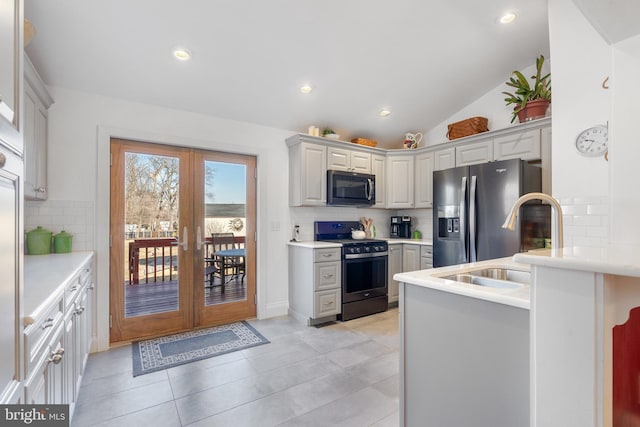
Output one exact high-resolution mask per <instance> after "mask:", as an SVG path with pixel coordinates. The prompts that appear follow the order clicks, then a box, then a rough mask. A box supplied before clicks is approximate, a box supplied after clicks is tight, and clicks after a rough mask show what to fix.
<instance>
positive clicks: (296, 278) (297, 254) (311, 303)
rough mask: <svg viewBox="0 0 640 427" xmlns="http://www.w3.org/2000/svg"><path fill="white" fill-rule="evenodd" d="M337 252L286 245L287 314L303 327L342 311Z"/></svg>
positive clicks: (340, 276) (326, 319)
mask: <svg viewBox="0 0 640 427" xmlns="http://www.w3.org/2000/svg"><path fill="white" fill-rule="evenodd" d="M340 251H341V249H340V248H339V247H332V248H312V247H305V246H297V245H290V246H289V314H290V315H291V316H292V317H294V318H296V319H299V320H302V321H304V322H305V323H306V324H307V325H314V324H318V323H323V322H327V321H329V320H335V319H336V318H337V316H338V315H339V314H341V312H342V266H341V262H340V255H341V253H340Z"/></svg>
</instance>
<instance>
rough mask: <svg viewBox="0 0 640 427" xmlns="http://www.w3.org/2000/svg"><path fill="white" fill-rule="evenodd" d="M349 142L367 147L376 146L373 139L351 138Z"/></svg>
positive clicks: (376, 143)
mask: <svg viewBox="0 0 640 427" xmlns="http://www.w3.org/2000/svg"><path fill="white" fill-rule="evenodd" d="M351 142H353V143H354V144H360V145H366V146H368V147H375V146H377V145H378V142H377V141H374V140H373V139H365V138H353V139H352V140H351Z"/></svg>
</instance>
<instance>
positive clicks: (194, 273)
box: [109, 137, 257, 344]
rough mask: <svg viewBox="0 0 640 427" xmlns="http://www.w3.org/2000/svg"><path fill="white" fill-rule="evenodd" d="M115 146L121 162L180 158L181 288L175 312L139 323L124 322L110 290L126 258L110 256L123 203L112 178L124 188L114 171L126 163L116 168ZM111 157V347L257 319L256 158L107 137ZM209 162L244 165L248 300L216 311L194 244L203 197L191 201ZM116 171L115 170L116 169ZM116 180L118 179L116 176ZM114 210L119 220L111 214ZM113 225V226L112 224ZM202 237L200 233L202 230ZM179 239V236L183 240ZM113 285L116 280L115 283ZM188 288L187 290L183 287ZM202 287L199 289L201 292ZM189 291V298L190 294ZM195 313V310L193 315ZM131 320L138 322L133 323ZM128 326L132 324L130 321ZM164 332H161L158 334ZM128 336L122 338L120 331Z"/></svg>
mask: <svg viewBox="0 0 640 427" xmlns="http://www.w3.org/2000/svg"><path fill="white" fill-rule="evenodd" d="M114 142H115V143H116V144H119V146H120V149H119V151H118V153H116V154H117V155H118V156H120V155H122V156H124V151H125V150H126V151H127V152H140V153H150V154H158V155H166V156H169V157H175V156H176V155H177V154H176V153H180V155H181V157H180V159H181V177H180V190H179V191H180V192H179V194H180V208H179V224H180V228H181V229H182V227H183V225H185V224H189V229H188V233H187V234H188V243H189V244H188V250H187V251H186V252H185V251H183V250H180V252H179V253H180V254H181V255H182V258H180V259H181V260H182V261H181V262H179V268H181V271H180V275H179V277H180V279H179V280H180V282H181V283H183V285H181V286H179V310H178V311H175V312H168V313H158V314H155V315H149V316H140V317H138V318H129V319H125V318H124V314H123V313H124V288H123V286H122V284H121V285H120V286H114V284H113V283H112V278H114V277H116V278H118V277H120V278H121V277H122V272H123V271H124V265H123V263H124V257H123V256H120V257H117V256H113V254H112V252H113V251H114V250H115V248H118V246H117V245H120V247H121V248H123V247H124V197H120V195H122V192H121V191H113V182H112V180H113V176H114V174H117V173H119V174H120V177H119V178H122V180H121V181H119V182H121V183H124V175H123V173H124V171H123V170H120V171H119V170H117V169H118V168H120V167H121V166H122V165H123V164H124V162H119V161H118V160H117V159H116V156H115V155H113V152H114V150H113V145H114ZM110 151H111V153H112V166H111V168H112V169H111V171H110V181H109V182H110V184H109V185H110V188H111V189H112V190H111V191H110V207H109V211H110V215H109V230H110V233H111V239H112V240H111V248H110V250H109V260H110V262H109V298H110V306H109V313H110V314H111V316H112V317H111V322H110V323H111V327H110V329H109V331H110V334H109V336H110V343H111V344H114V343H118V342H126V341H131V340H133V339H138V338H145V337H152V336H158V335H165V334H167V333H172V332H178V331H184V330H189V329H193V328H196V327H204V326H213V325H218V324H224V323H229V322H232V321H238V320H243V319H247V318H251V317H255V315H256V309H257V298H256V262H257V257H256V238H255V237H256V235H257V234H256V232H257V228H256V224H257V190H256V187H257V169H256V167H257V156H255V155H252V154H249V155H245V154H233V153H226V152H220V151H212V150H205V149H195V148H188V147H183V146H172V145H168V144H160V143H153V142H139V141H134V140H128V139H122V138H116V137H111V138H110ZM200 159H202V160H212V161H220V162H228V163H240V164H244V165H246V166H247V167H246V189H247V194H246V224H245V226H246V238H245V250H246V258H245V263H246V277H245V283H246V300H244V301H241V302H233V303H227V304H220V305H218V306H211V307H205V306H204V263H203V262H202V260H203V248H201V249H199V250H198V249H197V247H196V242H197V239H198V237H200V238H204V235H201V236H197V235H196V233H197V225H195V224H204V203H205V201H204V197H195V195H196V194H201V195H204V179H202V177H203V176H204V170H203V167H204V161H200ZM183 160H185V163H184V165H186V166H187V167H185V169H186V173H185V176H184V178H183V176H182V169H183V163H182V161H183ZM114 168H115V169H114ZM116 176H117V175H116ZM186 200H189V201H191V202H192V203H191V204H190V205H189V206H188V208H185V207H184V204H183V203H185V202H184V201H186ZM114 210H117V211H118V213H117V215H116V214H114ZM114 220H117V221H114ZM114 222H115V223H116V226H117V227H119V231H117V232H115V231H114V228H113V227H114ZM202 232H203V233H204V230H202ZM181 239H182V236H181ZM113 280H115V279H113ZM189 283H190V284H192V285H186V286H185V284H189ZM200 284H202V286H200ZM192 289H193V292H191V290H192ZM196 307H199V309H196ZM116 310H121V311H120V313H122V318H119V317H118V316H115V315H113V314H114V312H115V311H116ZM131 319H138V321H133V320H131ZM129 320H131V321H129ZM162 327H165V329H164V330H162V331H161V332H157V331H156V330H157V328H162ZM125 330H126V333H123V331H125Z"/></svg>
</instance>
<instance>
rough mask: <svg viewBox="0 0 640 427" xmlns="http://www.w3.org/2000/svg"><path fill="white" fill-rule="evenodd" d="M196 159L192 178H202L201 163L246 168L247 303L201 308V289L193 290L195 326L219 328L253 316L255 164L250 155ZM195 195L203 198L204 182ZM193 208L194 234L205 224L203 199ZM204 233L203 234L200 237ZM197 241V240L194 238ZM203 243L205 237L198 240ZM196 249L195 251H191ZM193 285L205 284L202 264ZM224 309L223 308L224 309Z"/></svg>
mask: <svg viewBox="0 0 640 427" xmlns="http://www.w3.org/2000/svg"><path fill="white" fill-rule="evenodd" d="M196 156H199V159H201V161H196V162H194V176H196V177H198V176H200V177H203V176H204V162H205V161H207V160H210V161H215V162H224V163H236V164H243V165H245V166H246V200H245V207H246V213H245V218H246V222H245V235H246V237H245V252H246V257H245V269H246V270H245V283H246V299H245V300H244V301H236V302H230V303H226V304H221V305H220V307H216V306H209V307H205V306H204V286H196V287H195V289H194V291H195V292H194V307H200V309H195V308H194V326H196V327H201V326H210V325H221V324H225V323H229V322H233V321H238V320H244V319H248V318H251V317H255V315H256V305H257V304H256V303H257V299H256V239H255V236H256V222H257V216H256V212H257V211H256V204H257V203H256V195H257V191H256V163H257V159H256V157H255V156H253V155H246V154H232V153H223V152H219V151H208V150H198V151H197V152H196ZM195 181H196V182H195V188H194V192H195V194H203V195H204V190H205V188H204V186H205V184H204V179H200V180H198V179H196V180H195ZM196 200H197V203H196V204H194V224H196V225H195V228H196V232H197V227H198V225H203V224H204V211H205V201H204V197H202V198H196ZM204 232H205V231H204V230H202V233H204ZM196 238H197V237H196ZM201 238H202V239H204V235H202V236H201ZM194 248H195V247H194ZM203 250H204V246H203V247H202V248H201V249H200V250H197V249H196V256H195V258H196V259H200V260H202V259H203V256H204V255H203ZM194 273H195V275H194V277H195V280H196V282H195V283H198V281H199V282H200V283H204V263H203V262H199V263H196V265H195V266H194ZM223 307H224V308H223Z"/></svg>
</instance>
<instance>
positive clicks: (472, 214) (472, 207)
mask: <svg viewBox="0 0 640 427" xmlns="http://www.w3.org/2000/svg"><path fill="white" fill-rule="evenodd" d="M476 186H477V180H476V176H475V175H473V176H472V177H471V191H470V193H469V242H470V243H469V246H470V247H469V252H470V254H469V262H476V261H477V257H478V254H477V248H476Z"/></svg>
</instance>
